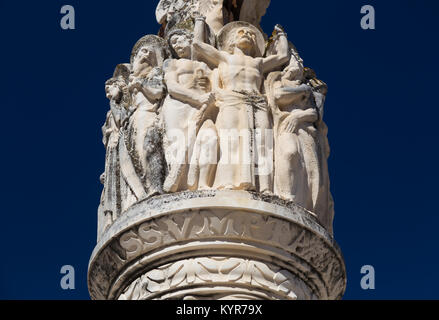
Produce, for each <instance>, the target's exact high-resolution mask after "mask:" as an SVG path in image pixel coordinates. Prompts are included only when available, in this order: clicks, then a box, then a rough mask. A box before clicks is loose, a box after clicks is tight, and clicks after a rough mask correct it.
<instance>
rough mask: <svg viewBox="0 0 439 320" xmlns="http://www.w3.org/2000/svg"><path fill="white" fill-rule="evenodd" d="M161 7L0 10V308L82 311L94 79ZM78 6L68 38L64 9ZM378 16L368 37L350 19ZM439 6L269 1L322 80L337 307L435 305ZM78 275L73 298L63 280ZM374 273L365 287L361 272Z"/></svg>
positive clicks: (99, 107)
mask: <svg viewBox="0 0 439 320" xmlns="http://www.w3.org/2000/svg"><path fill="white" fill-rule="evenodd" d="M157 2H158V1H151V0H143V1H140V0H138V1H135V0H124V1H70V0H68V1H65V0H63V1H53V0H52V1H6V0H0V30H1V31H0V33H1V40H2V41H1V50H0V58H1V69H2V70H3V71H4V72H2V74H3V76H2V77H1V79H0V83H1V93H2V94H1V102H0V105H1V107H2V108H1V109H2V120H3V121H2V124H3V127H2V130H1V132H2V133H3V139H2V148H1V150H2V151H1V157H0V168H1V170H2V172H3V174H2V181H1V217H2V223H1V226H2V231H1V232H0V243H1V247H0V248H1V253H2V257H1V258H0V299H88V298H89V295H88V291H87V284H86V273H87V265H88V260H89V257H90V254H91V252H92V250H93V248H94V245H95V239H96V223H97V221H96V209H97V206H98V202H99V197H100V193H101V185H100V182H99V175H100V174H101V173H102V172H103V170H104V152H105V150H104V147H103V145H102V143H101V131H100V128H101V126H102V124H103V122H104V120H105V114H106V112H107V110H108V102H107V100H106V98H105V93H104V83H105V80H107V79H108V78H109V77H111V75H112V73H113V69H114V66H115V65H116V64H118V63H121V62H128V60H129V55H130V52H131V48H132V46H133V45H134V43H135V42H136V41H137V39H138V38H140V37H141V36H142V35H144V34H148V33H153V34H155V33H156V32H157V31H158V28H159V26H158V24H157V23H156V22H155V15H154V11H155V6H156V3H157ZM64 4H70V5H73V6H74V8H75V9H76V30H71V31H64V30H62V29H61V28H60V25H59V22H60V19H61V14H60V13H59V12H60V8H61V6H62V5H64ZM365 4H371V5H374V7H375V9H376V18H377V22H376V30H374V31H364V30H362V29H361V28H360V19H361V16H362V15H361V14H360V8H361V7H362V6H363V5H365ZM438 20H439V2H437V1H434V0H430V1H427V0H417V1H415V0H411V1H408V0H386V1H372V0H364V1H358V0H343V1H326V0H320V1H318V0H315V1H293V0H272V4H271V6H270V8H269V10H268V11H267V15H266V16H265V17H264V19H263V24H262V25H263V28H264V30H265V32H266V33H271V31H272V29H273V27H274V25H275V24H276V23H280V24H282V25H283V26H284V27H285V29H286V31H287V32H288V36H289V39H290V40H291V41H292V42H293V43H294V44H295V45H296V47H297V48H298V50H299V52H300V54H301V56H302V58H303V59H304V60H305V64H306V65H307V66H309V67H312V68H313V69H315V70H316V72H317V74H318V76H319V77H320V78H321V79H322V80H324V81H325V82H327V83H328V85H329V94H328V99H327V103H326V115H325V116H326V119H325V120H326V122H327V124H328V126H329V130H330V131H329V139H330V143H331V147H332V155H331V158H330V163H329V168H330V174H331V183H332V192H333V195H334V198H335V204H336V220H335V236H336V240H337V241H338V243H339V245H340V247H341V249H342V251H343V254H344V256H345V260H346V266H347V271H348V287H347V291H346V295H345V299H439V293H438V290H437V288H438V287H439V271H438V269H439V256H438V232H437V227H438V225H439V215H438V209H437V203H436V201H437V199H438V195H437V191H438V188H437V181H439V180H438V178H439V177H438V163H439V161H438V160H439V159H438V152H437V150H436V148H437V145H438V143H437V138H438V133H437V123H436V120H437V117H438V115H439V110H438V107H439V105H438V102H437V98H436V96H435V93H437V92H438V85H437V79H438V76H437V75H438V63H437V58H438V57H439V54H438V46H437V37H438V36H437V34H438V31H439V27H438V25H437V21H438ZM67 264H69V265H73V266H74V267H75V269H76V290H73V291H64V290H62V289H61V288H60V285H59V281H60V278H61V275H60V268H61V266H63V265H67ZM363 265H373V266H374V267H375V270H376V290H374V291H363V290H362V289H361V287H360V279H361V274H360V269H361V267H362V266H363Z"/></svg>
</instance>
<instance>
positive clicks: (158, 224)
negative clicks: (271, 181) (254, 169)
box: [89, 191, 346, 299]
mask: <svg viewBox="0 0 439 320" xmlns="http://www.w3.org/2000/svg"><path fill="white" fill-rule="evenodd" d="M244 257H246V258H245V259H244ZM203 258H206V259H203ZM191 259H192V260H191ZM193 259H195V260H193ZM109 261H111V263H109ZM182 261H187V263H186V262H185V263H183V265H184V268H185V269H184V271H181V273H180V274H179V277H180V278H181V277H182V279H180V278H178V279H179V280H174V276H175V273H174V272H171V271H170V269H172V268H177V269H179V268H180V266H182V264H181V262H182ZM197 261H200V263H205V264H207V265H211V266H212V268H210V269H209V268H208V269H207V270H205V268H204V267H203V268H202V269H197V268H199V267H198V266H197V268H195V267H194V268H195V270H194V269H193V266H194V265H197V263H198V262H197ZM216 261H220V262H216ZM228 264H231V267H230V268H231V269H230V272H232V271H233V270H235V269H236V271H233V272H232V274H230V273H227V272H226V271H224V270H227V268H226V267H224V266H223V265H228ZM233 266H234V267H233ZM244 266H246V267H245V268H250V269H251V270H247V269H246V270H247V271H245V272H247V273H246V274H248V277H250V278H248V279H247V280H245V281H244V280H242V281H244V282H242V281H241V280H239V279H236V281H237V282H236V281H235V282H236V283H235V282H233V281H229V280H228V279H230V278H231V277H232V278H233V277H236V274H235V272H238V271H239V270H242V269H243V268H244ZM258 266H259V267H258ZM200 268H201V267H200ZM258 268H259V269H258ZM260 269H262V270H265V271H261V272H262V275H261V274H259V273H258V272H260V271H257V270H260ZM203 270H204V271H203ZM155 275H160V277H158V279H155V278H154V276H155ZM191 277H192V278H191ZM252 277H254V279H253V278H252ZM261 277H263V278H264V279H265V280H266V283H265V285H264V286H263V288H259V286H258V285H255V286H256V287H255V288H253V287H252V283H254V282H256V283H259V284H260V282H261V281H262V280H261V279H262V278H261ZM188 278H190V279H188ZM238 278H240V277H238ZM154 279H155V280H154ZM191 279H193V281H192V280H191ZM206 279H211V280H209V281H213V280H212V279H215V281H217V282H218V285H219V286H222V287H225V288H227V287H230V286H231V287H235V286H238V287H240V285H242V287H243V288H247V289H248V287H249V286H250V288H251V290H254V291H256V292H259V291H260V292H259V293H260V294H261V295H264V294H265V295H267V296H266V297H267V298H268V297H271V298H276V297H277V298H285V299H295V298H300V299H311V298H312V299H338V298H340V297H341V296H342V294H343V292H344V289H345V285H346V274H345V267H344V263H343V258H342V256H341V253H340V250H339V249H338V247H337V245H336V244H335V242H334V240H333V238H332V237H331V235H330V234H329V233H328V232H327V231H326V230H325V229H324V228H323V227H321V226H320V225H319V224H318V223H317V221H316V217H315V216H314V215H313V214H312V213H310V212H308V211H306V210H305V209H303V208H300V207H298V206H297V205H295V204H294V203H290V205H289V207H287V206H281V205H279V204H273V201H270V202H267V201H264V200H261V199H260V198H258V197H255V196H253V195H251V194H249V193H247V192H244V191H204V192H202V191H200V192H183V193H175V194H172V195H162V196H159V197H155V198H152V199H149V200H145V201H143V202H141V203H139V204H137V205H135V206H133V207H132V208H131V209H130V210H129V211H127V212H126V214H125V215H123V216H122V217H120V218H119V219H118V220H117V221H116V222H115V223H114V224H113V226H112V227H111V228H110V229H108V230H107V232H106V233H105V234H104V236H103V237H102V239H101V241H100V242H99V243H98V245H97V247H96V249H95V251H94V253H93V256H92V259H91V262H90V266H89V288H90V292H91V295H92V297H93V298H95V299H117V298H121V299H129V298H133V297H138V298H142V299H153V298H158V297H160V296H162V295H166V294H167V293H168V292H169V291H173V292H176V290H177V288H178V290H180V289H181V290H182V296H185V294H186V293H187V292H188V291H187V290H188V288H187V287H188V286H193V285H194V284H198V285H199V286H198V287H202V286H203V281H208V280H206ZM258 279H259V280H258ZM238 280H239V281H238ZM249 281H250V282H249ZM252 281H253V282H252ZM297 283H300V285H299V286H298V287H297V288H296V287H295V286H296V285H297ZM145 285H146V286H149V287H150V288H153V289H151V290H143V289H142V288H144V287H145ZM284 286H286V287H288V288H290V289H288V290H287V289H285V288H284ZM258 288H259V289H258ZM142 290H143V291H142ZM178 290H177V291H178ZM228 292H229V293H230V294H234V293H233V292H234V291H233V290H229V291H228ZM183 293H185V294H183ZM241 293H242V292H241ZM175 294H176V295H177V296H178V294H177V293H175ZM187 294H188V295H191V294H190V293H187ZM211 294H213V293H211ZM209 295H210V294H209ZM174 296H175V295H174Z"/></svg>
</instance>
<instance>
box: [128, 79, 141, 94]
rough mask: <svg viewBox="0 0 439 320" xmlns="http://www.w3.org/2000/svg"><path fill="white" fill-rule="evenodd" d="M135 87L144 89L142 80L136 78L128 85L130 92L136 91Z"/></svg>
mask: <svg viewBox="0 0 439 320" xmlns="http://www.w3.org/2000/svg"><path fill="white" fill-rule="evenodd" d="M135 89H137V90H138V91H140V90H141V89H142V81H140V80H138V79H134V80H132V81H131V82H130V84H129V85H128V90H129V91H130V92H134V91H135Z"/></svg>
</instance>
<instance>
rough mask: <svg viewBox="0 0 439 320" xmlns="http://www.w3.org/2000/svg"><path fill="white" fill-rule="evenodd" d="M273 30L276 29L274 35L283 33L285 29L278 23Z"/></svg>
mask: <svg viewBox="0 0 439 320" xmlns="http://www.w3.org/2000/svg"><path fill="white" fill-rule="evenodd" d="M274 31H276V35H278V34H285V30H284V28H283V27H282V26H281V25H280V24H277V25H275V27H274Z"/></svg>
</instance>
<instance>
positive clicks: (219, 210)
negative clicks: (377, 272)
mask: <svg viewBox="0 0 439 320" xmlns="http://www.w3.org/2000/svg"><path fill="white" fill-rule="evenodd" d="M269 3H270V1H269V0H233V1H232V0H231V1H228V0H227V1H217V0H186V1H183V0H162V1H160V2H159V4H158V7H157V11H156V16H157V20H158V21H159V22H160V23H161V24H162V29H161V31H160V32H159V35H158V36H156V35H146V36H144V37H142V38H141V39H139V41H138V42H137V43H136V44H135V45H134V48H133V50H132V54H131V57H130V63H127V64H120V65H118V66H117V67H116V69H115V72H114V75H113V77H112V78H111V79H110V80H108V81H107V83H106V88H105V90H106V95H107V98H108V99H109V101H110V111H109V112H108V113H107V118H106V122H105V125H104V126H103V128H102V132H103V136H104V137H103V143H104V145H105V148H106V163H105V172H104V173H103V174H102V176H101V181H102V183H103V185H104V188H103V192H102V197H101V202H100V206H99V208H98V244H97V246H96V249H95V251H94V253H93V256H92V258H91V261H90V266H89V289H90V294H91V296H92V297H93V298H95V299H172V298H180V299H232V298H233V299H234V298H248V299H257V298H263V299H338V298H340V297H341V296H342V294H343V292H344V288H345V282H346V274H345V269H344V264H343V259H342V257H341V254H340V251H339V249H338V247H337V245H336V243H335V242H334V240H333V234H332V232H333V231H332V222H333V217H334V205H333V200H332V196H331V193H330V186H329V174H328V167H327V158H328V157H329V152H330V150H329V143H328V139H327V131H328V128H327V127H326V125H325V123H324V122H323V113H324V112H323V109H324V108H323V106H324V102H325V97H326V92H327V87H326V84H325V83H323V82H322V81H320V80H318V79H317V77H316V75H315V73H314V71H313V70H311V69H309V68H305V67H304V64H303V61H302V59H301V58H300V55H299V53H298V51H297V49H296V48H295V47H294V45H293V44H292V43H291V42H289V41H288V38H287V34H286V33H285V31H284V30H283V28H282V27H281V26H279V25H276V26H275V28H274V31H273V33H272V36H271V37H270V38H269V39H268V40H266V39H267V36H266V35H265V34H264V33H263V32H262V30H261V29H260V26H259V22H260V19H261V17H262V16H263V14H264V13H265V11H266V9H267V7H268V5H269ZM207 284H209V285H207Z"/></svg>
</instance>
